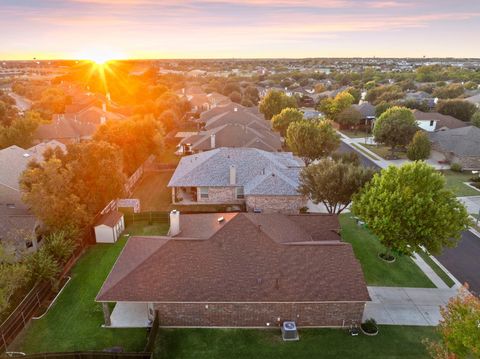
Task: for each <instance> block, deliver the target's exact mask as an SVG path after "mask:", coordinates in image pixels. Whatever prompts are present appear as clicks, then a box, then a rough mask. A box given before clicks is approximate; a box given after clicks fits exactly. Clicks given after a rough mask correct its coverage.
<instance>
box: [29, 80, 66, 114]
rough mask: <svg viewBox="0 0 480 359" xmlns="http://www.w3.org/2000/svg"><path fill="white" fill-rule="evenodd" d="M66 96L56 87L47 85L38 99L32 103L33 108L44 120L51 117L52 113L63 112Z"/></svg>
mask: <svg viewBox="0 0 480 359" xmlns="http://www.w3.org/2000/svg"><path fill="white" fill-rule="evenodd" d="M66 104H67V96H66V95H65V93H64V92H63V91H62V90H61V89H59V88H56V87H49V88H47V89H46V90H44V91H43V92H42V94H41V97H40V100H39V101H37V102H35V103H34V104H33V109H34V110H37V111H38V112H40V113H41V114H42V117H43V118H45V119H46V120H49V119H51V117H52V115H53V114H54V113H64V112H65V105H66Z"/></svg>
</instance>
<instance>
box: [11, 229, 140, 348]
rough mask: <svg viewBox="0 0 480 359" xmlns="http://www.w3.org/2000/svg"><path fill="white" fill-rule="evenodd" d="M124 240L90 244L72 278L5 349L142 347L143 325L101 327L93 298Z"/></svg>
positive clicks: (99, 307) (73, 270) (98, 311)
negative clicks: (47, 306) (40, 316)
mask: <svg viewBox="0 0 480 359" xmlns="http://www.w3.org/2000/svg"><path fill="white" fill-rule="evenodd" d="M125 243H126V239H124V238H123V237H122V239H120V240H119V241H118V242H117V243H115V244H96V245H94V246H92V247H90V248H89V249H88V250H87V252H86V253H85V254H84V255H83V256H82V257H81V258H80V260H79V261H78V262H77V264H76V265H75V267H74V268H73V269H72V273H71V277H72V279H71V280H70V282H69V283H68V284H67V286H66V287H65V289H64V291H63V292H62V294H61V295H60V297H59V298H58V300H57V302H56V303H55V304H54V306H53V307H52V308H51V309H50V311H49V312H48V313H47V315H46V316H45V317H43V318H42V319H39V320H32V321H31V323H30V324H29V325H28V326H27V328H26V329H25V330H24V331H23V332H22V333H21V334H20V335H19V336H18V337H17V339H16V340H15V342H14V343H12V344H11V345H10V346H9V350H14V351H22V352H26V353H41V352H61V351H77V350H78V351H84V350H102V349H104V348H108V347H112V346H121V347H123V348H124V349H125V350H126V351H142V350H143V348H144V346H145V343H146V331H145V329H107V328H102V327H101V325H102V324H103V312H102V307H101V305H100V304H99V303H95V302H94V300H95V296H96V295H97V293H98V291H99V290H100V287H101V286H102V284H103V281H104V280H105V278H106V277H107V275H108V273H109V272H110V269H111V268H112V266H113V263H114V262H115V260H116V259H117V257H118V255H119V253H120V251H121V250H122V248H123V246H124V245H125Z"/></svg>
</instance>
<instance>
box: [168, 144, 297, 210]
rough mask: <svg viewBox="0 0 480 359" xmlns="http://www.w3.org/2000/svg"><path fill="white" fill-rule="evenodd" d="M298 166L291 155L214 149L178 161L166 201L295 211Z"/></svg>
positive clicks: (250, 149) (249, 149) (239, 149)
mask: <svg viewBox="0 0 480 359" xmlns="http://www.w3.org/2000/svg"><path fill="white" fill-rule="evenodd" d="M303 167H304V163H303V161H302V160H301V159H299V158H298V157H295V156H293V154H292V153H291V152H267V151H263V150H259V149H256V148H225V147H222V148H216V149H214V150H210V151H207V152H201V153H198V154H194V155H190V156H185V157H183V158H182V159H181V160H180V163H179V164H178V166H177V169H176V170H175V172H174V174H173V176H172V178H171V179H170V182H169V183H168V187H169V188H171V189H172V202H173V203H182V204H222V205H241V206H243V205H245V206H246V208H247V210H248V211H262V212H284V213H298V212H299V210H300V208H302V207H305V206H306V198H305V197H303V196H302V195H300V194H299V193H298V190H297V189H298V186H299V174H300V171H301V169H302V168H303Z"/></svg>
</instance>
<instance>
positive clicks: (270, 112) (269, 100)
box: [259, 90, 298, 121]
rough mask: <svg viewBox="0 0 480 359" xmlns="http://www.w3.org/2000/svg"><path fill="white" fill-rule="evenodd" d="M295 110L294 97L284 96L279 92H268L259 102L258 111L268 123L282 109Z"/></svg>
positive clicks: (295, 101)
mask: <svg viewBox="0 0 480 359" xmlns="http://www.w3.org/2000/svg"><path fill="white" fill-rule="evenodd" d="M287 107H291V108H296V107H298V105H297V100H296V99H295V97H290V96H287V95H285V94H284V93H283V92H281V91H276V90H270V91H268V93H267V94H266V95H265V97H264V98H263V99H262V101H260V104H259V110H260V112H261V113H263V115H264V116H265V119H266V120H268V121H270V120H271V119H272V117H273V116H275V115H278V114H279V113H280V112H282V110H283V109H284V108H287Z"/></svg>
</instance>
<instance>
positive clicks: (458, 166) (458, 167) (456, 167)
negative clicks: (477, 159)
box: [450, 163, 462, 172]
mask: <svg viewBox="0 0 480 359" xmlns="http://www.w3.org/2000/svg"><path fill="white" fill-rule="evenodd" d="M450 169H451V170H452V171H453V172H462V165H461V164H460V163H452V164H451V165H450Z"/></svg>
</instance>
